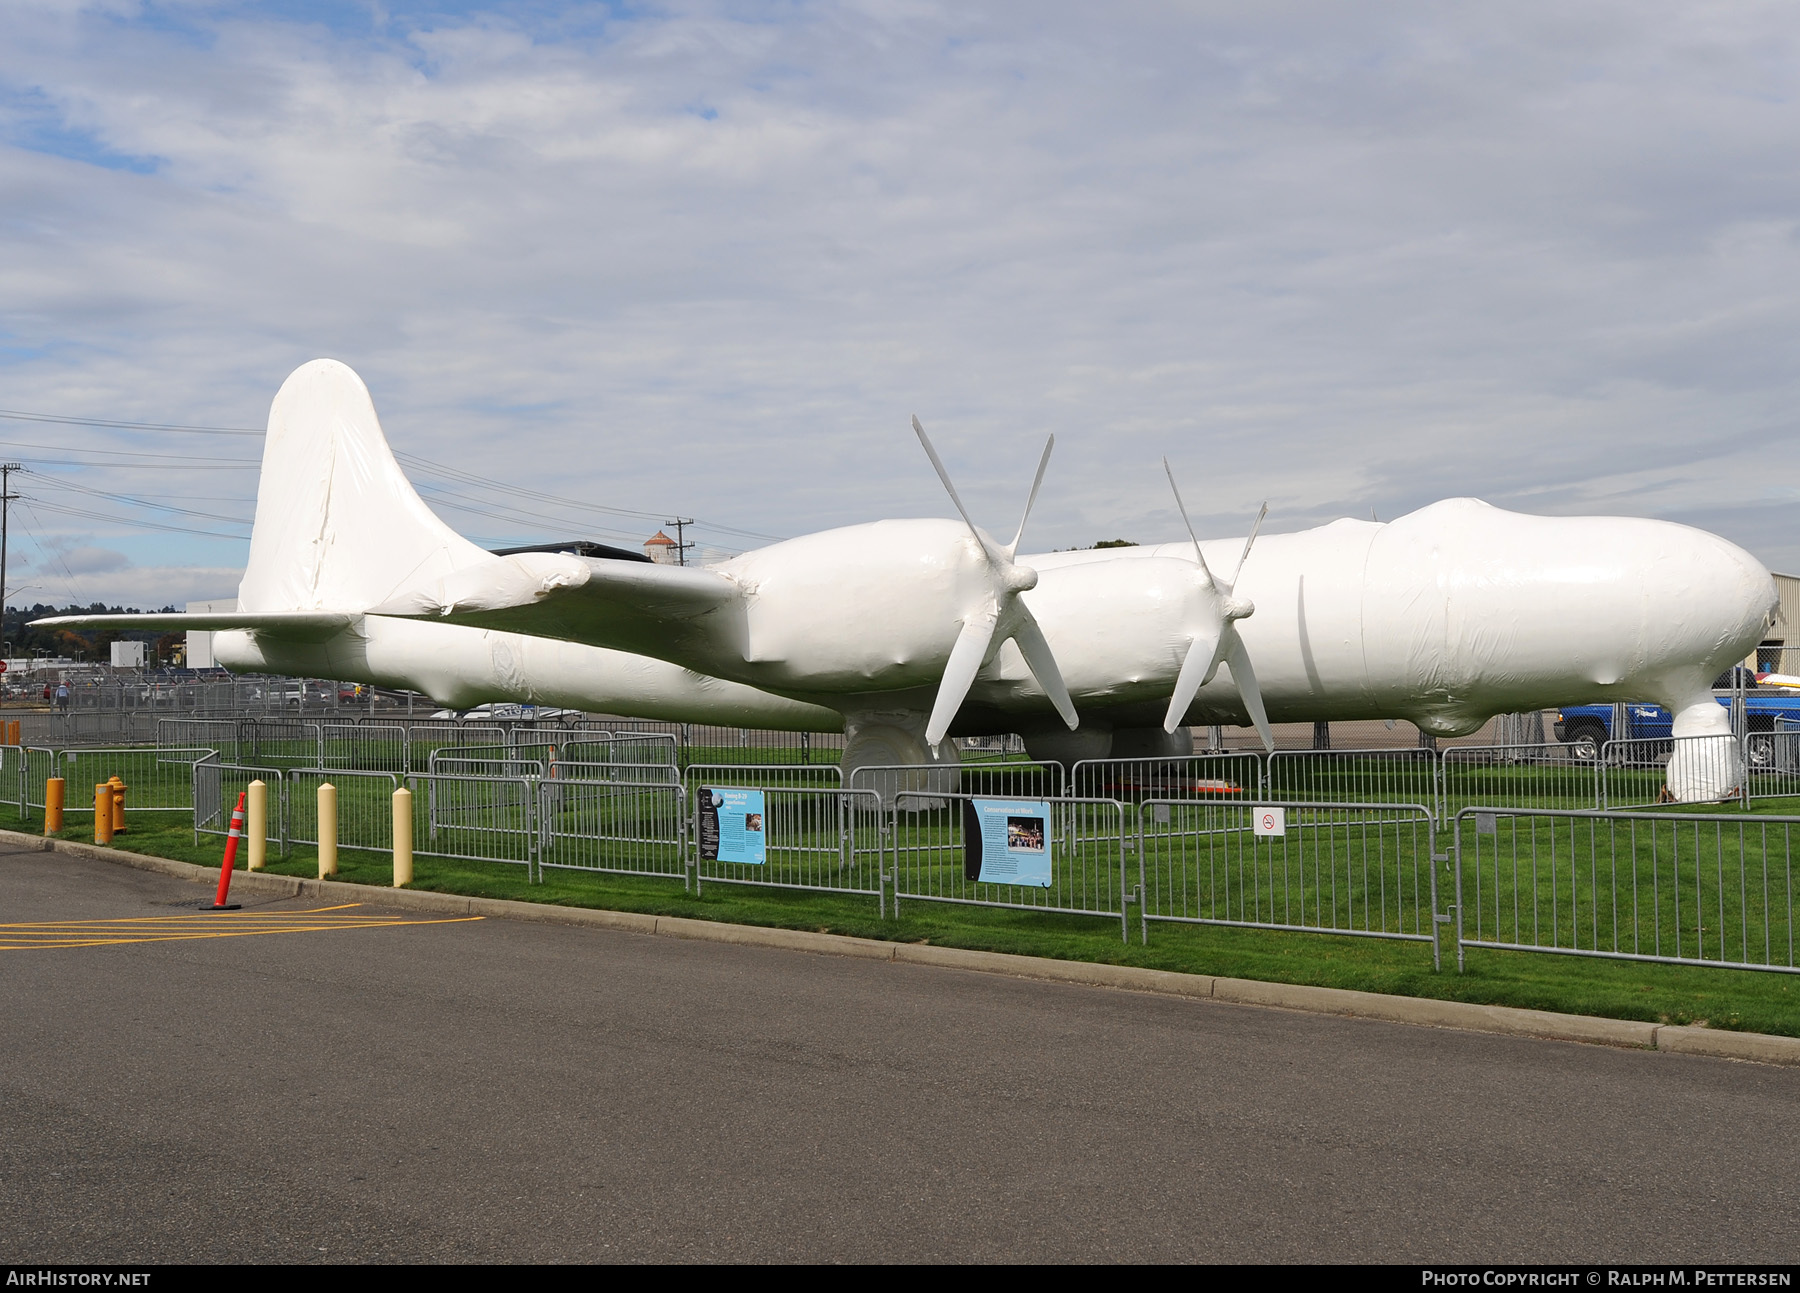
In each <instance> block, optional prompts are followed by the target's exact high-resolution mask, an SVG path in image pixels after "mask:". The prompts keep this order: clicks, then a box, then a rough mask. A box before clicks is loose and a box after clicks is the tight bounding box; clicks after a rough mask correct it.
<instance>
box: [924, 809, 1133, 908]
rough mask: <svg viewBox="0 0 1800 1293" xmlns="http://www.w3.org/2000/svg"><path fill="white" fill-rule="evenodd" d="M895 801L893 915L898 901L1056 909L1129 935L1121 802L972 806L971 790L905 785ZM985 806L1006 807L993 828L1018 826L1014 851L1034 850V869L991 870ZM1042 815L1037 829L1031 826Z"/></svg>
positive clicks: (1130, 888) (1130, 889)
mask: <svg viewBox="0 0 1800 1293" xmlns="http://www.w3.org/2000/svg"><path fill="white" fill-rule="evenodd" d="M896 799H897V802H896V803H895V805H894V806H893V807H892V809H890V810H889V814H888V820H889V821H890V822H891V823H892V844H891V848H892V852H893V891H894V912H895V914H896V915H898V914H899V911H900V903H901V901H902V900H905V901H908V902H943V903H959V904H964V905H968V906H977V907H1010V908H1016V909H1021V910H1025V911H1041V912H1063V913H1066V914H1070V915H1078V916H1104V917H1107V918H1108V919H1114V920H1117V921H1118V922H1119V935H1120V937H1121V938H1127V937H1128V931H1129V925H1128V924H1127V910H1128V906H1129V904H1130V902H1131V901H1132V899H1133V898H1134V897H1135V896H1136V895H1135V891H1134V888H1133V886H1132V885H1131V884H1130V883H1129V882H1128V881H1127V878H1126V872H1125V845H1126V830H1125V809H1124V806H1123V805H1121V804H1120V803H1119V802H1118V801H1117V800H1113V799H1041V798H1040V799H1034V800H1018V801H1012V800H1006V799H1001V800H989V801H986V802H985V803H984V804H980V805H978V803H977V796H975V795H971V794H954V795H944V794H938V793H936V792H926V793H922V794H920V793H909V792H906V791H900V792H899V793H898V794H897V796H896ZM908 801H912V802H911V803H909V802H908ZM989 813H991V814H993V815H994V816H1000V815H1003V814H1009V813H1011V814H1012V815H1011V816H1010V817H1007V818H1004V824H1003V825H1002V826H1001V827H1000V830H1001V833H1002V835H1003V837H1010V836H1011V835H1012V834H1013V833H1014V832H1015V831H1018V832H1021V833H1022V834H1023V839H1024V842H1023V844H1022V846H1021V848H1022V850H1023V851H1030V852H1039V853H1041V859H1040V860H1039V865H1038V867H1037V868H1036V869H1035V870H1033V871H1030V872H1026V871H1020V872H1018V873H1017V874H1016V875H1011V876H1009V875H1008V873H1007V871H1006V870H1004V869H993V870H990V869H989V867H988V858H989V856H990V853H989V850H990V848H991V849H993V851H994V852H995V853H999V852H1001V851H1003V848H1004V843H1005V841H1004V839H1002V840H1000V841H994V842H992V843H990V838H989V831H990V827H989V821H990V817H989V816H987V815H986V814H989ZM1013 821H1017V822H1018V823H1020V825H1018V826H1014V825H1012V822H1013ZM1040 821H1041V822H1042V823H1043V825H1042V827H1041V828H1040V827H1038V826H1034V825H1032V824H1031V823H1034V822H1040ZM1040 829H1041V830H1042V834H1041V835H1040V834H1038V832H1039V831H1040ZM1027 832H1028V834H1024V833H1027ZM977 840H980V841H981V844H980V845H979V846H978V845H976V841H977ZM996 845H999V846H1000V847H995V846H996ZM1009 861H1010V859H1009ZM984 877H985V878H984Z"/></svg>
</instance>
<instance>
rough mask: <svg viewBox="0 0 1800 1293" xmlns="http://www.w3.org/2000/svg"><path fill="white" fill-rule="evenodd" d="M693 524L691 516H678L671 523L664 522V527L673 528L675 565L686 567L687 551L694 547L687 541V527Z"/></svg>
mask: <svg viewBox="0 0 1800 1293" xmlns="http://www.w3.org/2000/svg"><path fill="white" fill-rule="evenodd" d="M693 523H694V518H693V517H691V516H678V517H676V518H675V519H674V520H673V521H665V522H664V524H665V525H672V526H674V527H675V564H676V565H678V566H685V565H687V554H688V549H689V548H691V547H693V546H694V545H693V544H691V543H689V542H688V541H687V527H688V526H690V525H692V524H693Z"/></svg>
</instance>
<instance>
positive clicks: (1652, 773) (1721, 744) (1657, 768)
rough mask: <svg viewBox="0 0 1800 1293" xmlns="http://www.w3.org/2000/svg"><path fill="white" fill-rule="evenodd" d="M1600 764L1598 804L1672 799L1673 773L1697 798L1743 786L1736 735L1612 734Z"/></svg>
mask: <svg viewBox="0 0 1800 1293" xmlns="http://www.w3.org/2000/svg"><path fill="white" fill-rule="evenodd" d="M1600 769H1601V771H1600V780H1601V797H1600V805H1599V806H1600V807H1602V808H1640V807H1650V806H1654V805H1657V804H1666V803H1671V802H1674V801H1673V799H1672V795H1671V791H1670V788H1669V783H1670V780H1671V779H1672V778H1673V779H1675V780H1676V781H1677V782H1678V783H1680V784H1681V785H1682V786H1683V787H1684V789H1685V792H1686V793H1687V794H1693V793H1695V792H1698V793H1699V795H1700V796H1701V798H1700V800H1699V801H1698V802H1711V803H1719V802H1723V801H1725V800H1728V799H1737V800H1740V801H1741V800H1743V799H1744V798H1745V795H1746V790H1747V782H1746V779H1745V767H1744V743H1743V742H1742V741H1741V740H1740V739H1739V738H1737V737H1735V736H1677V737H1660V738H1658V737H1632V738H1627V739H1625V740H1611V741H1607V742H1606V743H1605V744H1604V745H1602V746H1601V747H1600ZM1483 806H1485V805H1483ZM1530 806H1532V807H1550V806H1551V805H1530Z"/></svg>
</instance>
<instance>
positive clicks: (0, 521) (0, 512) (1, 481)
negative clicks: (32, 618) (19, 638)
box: [0, 462, 25, 656]
mask: <svg viewBox="0 0 1800 1293" xmlns="http://www.w3.org/2000/svg"><path fill="white" fill-rule="evenodd" d="M24 470H25V468H24V466H23V465H22V464H20V463H16V462H0V656H4V655H5V652H6V522H7V517H8V513H10V512H11V511H12V501H13V500H14V499H15V498H17V497H18V495H17V494H15V493H13V492H12V474H13V473H14V472H15V471H24Z"/></svg>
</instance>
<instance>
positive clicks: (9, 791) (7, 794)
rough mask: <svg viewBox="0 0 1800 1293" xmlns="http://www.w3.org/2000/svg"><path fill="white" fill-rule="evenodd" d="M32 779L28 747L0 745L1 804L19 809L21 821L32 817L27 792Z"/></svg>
mask: <svg viewBox="0 0 1800 1293" xmlns="http://www.w3.org/2000/svg"><path fill="white" fill-rule="evenodd" d="M30 779H31V771H30V755H29V751H28V750H27V749H26V747H25V746H23V745H0V803H8V804H12V805H14V806H15V807H17V808H18V810H19V816H20V818H21V819H22V818H25V817H29V816H30V815H31V807H30V802H29V798H28V793H29V792H28V790H27V787H28V786H29V785H30Z"/></svg>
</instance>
